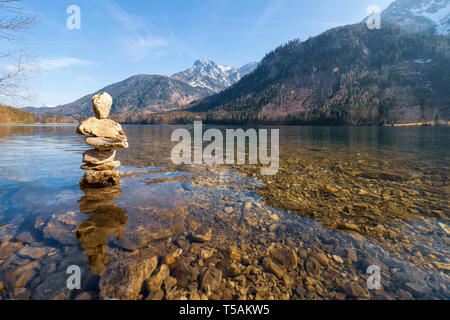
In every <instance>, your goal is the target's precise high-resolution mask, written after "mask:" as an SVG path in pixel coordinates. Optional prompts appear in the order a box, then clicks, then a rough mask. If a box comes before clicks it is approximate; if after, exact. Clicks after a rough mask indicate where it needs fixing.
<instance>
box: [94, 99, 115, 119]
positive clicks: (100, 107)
mask: <svg viewBox="0 0 450 320" xmlns="http://www.w3.org/2000/svg"><path fill="white" fill-rule="evenodd" d="M112 103H113V100H112V97H111V96H110V95H109V94H108V93H107V92H101V93H99V94H96V95H95V96H94V97H93V98H92V107H93V108H94V113H95V117H96V118H97V119H108V117H109V112H110V111H111V106H112Z"/></svg>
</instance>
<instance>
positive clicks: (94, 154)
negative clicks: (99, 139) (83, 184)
mask: <svg viewBox="0 0 450 320" xmlns="http://www.w3.org/2000/svg"><path fill="white" fill-rule="evenodd" d="M115 157H116V151H115V150H109V151H99V150H96V149H92V150H88V151H86V152H84V153H83V162H84V163H87V164H91V165H100V164H105V163H108V162H112V161H114V158H115Z"/></svg>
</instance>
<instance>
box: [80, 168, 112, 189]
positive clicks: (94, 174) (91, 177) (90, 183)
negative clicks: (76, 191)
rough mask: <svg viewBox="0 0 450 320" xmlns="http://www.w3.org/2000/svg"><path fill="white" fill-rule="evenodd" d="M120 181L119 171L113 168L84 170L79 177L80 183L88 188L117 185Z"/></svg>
mask: <svg viewBox="0 0 450 320" xmlns="http://www.w3.org/2000/svg"><path fill="white" fill-rule="evenodd" d="M119 182H120V175H119V172H117V171H115V170H105V171H93V170H89V171H86V173H85V174H84V176H83V178H81V181H80V185H81V186H83V187H88V188H104V187H111V186H115V185H118V184H119Z"/></svg>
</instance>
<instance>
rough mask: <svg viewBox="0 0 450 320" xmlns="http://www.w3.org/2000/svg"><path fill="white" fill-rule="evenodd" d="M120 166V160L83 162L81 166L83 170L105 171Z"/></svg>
mask: <svg viewBox="0 0 450 320" xmlns="http://www.w3.org/2000/svg"><path fill="white" fill-rule="evenodd" d="M118 167H120V161H111V162H108V163H104V164H99V165H94V164H85V165H82V166H81V169H83V170H95V171H105V170H114V169H116V168H118Z"/></svg>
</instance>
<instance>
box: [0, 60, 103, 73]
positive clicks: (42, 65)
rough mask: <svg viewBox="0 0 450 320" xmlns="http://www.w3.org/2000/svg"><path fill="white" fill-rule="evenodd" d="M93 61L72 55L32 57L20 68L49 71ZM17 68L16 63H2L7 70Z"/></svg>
mask: <svg viewBox="0 0 450 320" xmlns="http://www.w3.org/2000/svg"><path fill="white" fill-rule="evenodd" d="M93 64H94V63H93V62H91V61H87V60H82V59H78V58H73V57H62V58H48V59H33V60H30V61H28V62H26V63H23V64H22V68H23V69H25V70H28V71H50V70H56V69H61V68H69V67H79V66H91V65H93ZM17 68H18V66H17V64H6V65H3V69H4V70H5V71H7V72H14V71H16V70H17Z"/></svg>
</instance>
